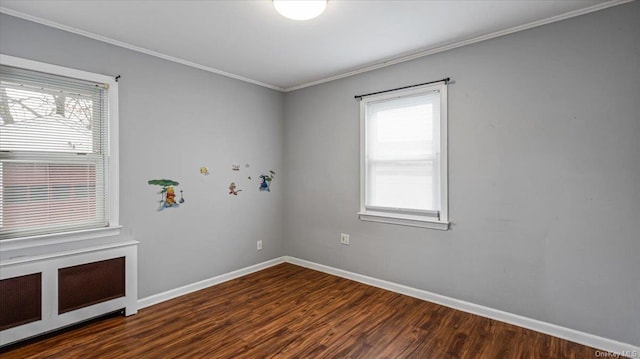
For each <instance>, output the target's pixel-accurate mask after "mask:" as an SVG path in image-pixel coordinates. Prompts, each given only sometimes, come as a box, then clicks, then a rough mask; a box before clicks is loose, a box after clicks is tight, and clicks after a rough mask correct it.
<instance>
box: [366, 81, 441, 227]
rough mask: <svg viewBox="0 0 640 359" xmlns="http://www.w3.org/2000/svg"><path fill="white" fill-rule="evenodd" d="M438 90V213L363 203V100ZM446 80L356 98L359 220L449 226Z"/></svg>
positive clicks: (415, 225)
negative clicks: (371, 205)
mask: <svg viewBox="0 0 640 359" xmlns="http://www.w3.org/2000/svg"><path fill="white" fill-rule="evenodd" d="M435 91H438V92H440V119H439V121H440V211H439V212H438V214H439V216H437V217H436V216H433V215H429V214H427V213H426V212H429V211H425V212H423V213H420V212H418V211H411V210H408V209H394V210H388V209H385V210H380V209H376V208H375V207H369V208H367V206H366V193H367V188H366V186H367V183H368V181H367V168H366V141H367V131H366V124H367V119H366V112H367V111H366V109H367V104H368V103H370V102H376V101H381V100H389V99H394V98H401V97H406V96H414V95H418V94H425V93H431V92H435ZM447 138H448V136H447V84H446V83H445V82H444V81H443V82H438V83H434V84H428V85H422V86H415V87H411V88H406V89H400V90H394V91H388V92H384V93H379V94H374V95H368V96H366V97H363V98H362V99H361V100H360V211H359V212H358V215H359V217H360V219H361V220H363V221H372V222H380V223H389V224H397V225H404V226H412V227H422V228H431V229H438V230H445V231H446V230H448V229H449V224H450V222H449V195H448V193H449V189H448V168H447V163H448V153H447V152H448V144H447Z"/></svg>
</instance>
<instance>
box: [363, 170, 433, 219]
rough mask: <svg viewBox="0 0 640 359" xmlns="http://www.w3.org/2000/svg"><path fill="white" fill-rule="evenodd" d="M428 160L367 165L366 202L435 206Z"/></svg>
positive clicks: (391, 206)
mask: <svg viewBox="0 0 640 359" xmlns="http://www.w3.org/2000/svg"><path fill="white" fill-rule="evenodd" d="M433 167H434V166H433V162H432V161H421V162H418V163H377V164H371V165H370V166H369V171H368V172H369V185H368V186H367V190H368V193H367V206H373V207H387V208H403V209H413V210H438V209H439V208H438V204H437V201H436V199H437V198H436V195H437V194H435V193H434V188H435V187H437V186H435V184H436V183H435V182H436V181H437V179H435V178H434V169H433Z"/></svg>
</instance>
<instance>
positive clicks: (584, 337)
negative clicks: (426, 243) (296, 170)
mask: <svg viewBox="0 0 640 359" xmlns="http://www.w3.org/2000/svg"><path fill="white" fill-rule="evenodd" d="M284 262H287V263H291V264H295V265H298V266H301V267H305V268H309V269H313V270H317V271H320V272H323V273H327V274H332V275H335V276H338V277H342V278H346V279H350V280H353V281H356V282H360V283H364V284H367V285H370V286H373V287H378V288H382V289H386V290H389V291H392V292H395V293H400V294H404V295H408V296H410V297H414V298H418V299H421V300H425V301H428V302H432V303H436V304H440V305H443V306H445V307H449V308H453V309H457V310H461V311H463V312H467V313H471V314H475V315H479V316H482V317H485V318H490V319H494V320H498V321H501V322H505V323H509V324H513V325H517V326H519V327H523V328H527V329H531V330H535V331H537V332H540V333H544V334H548V335H551V336H554V337H558V338H561V339H566V340H569V341H571V342H575V343H579V344H582V345H587V346H590V347H593V348H596V349H599V350H602V351H606V352H611V353H616V354H621V355H623V356H627V357H631V358H639V357H640V347H637V346H634V345H631V344H627V343H622V342H618V341H615V340H612V339H607V338H603V337H599V336H597V335H593V334H589V333H584V332H580V331H577V330H574V329H569V328H565V327H561V326H559V325H555V324H550V323H546V322H542V321H539V320H536V319H531V318H527V317H523V316H520V315H517V314H513V313H508V312H504V311H501V310H498V309H493V308H489V307H485V306H482V305H478V304H474V303H470V302H465V301H463V300H459V299H455V298H451V297H447V296H444V295H440V294H436V293H432V292H428V291H426V290H422V289H416V288H411V287H408V286H405V285H402V284H397V283H393V282H388V281H385V280H381V279H377V278H373V277H368V276H366V275H362V274H358V273H353V272H349V271H346V270H342V269H338V268H333V267H329V266H326V265H323V264H318V263H314V262H310V261H307V260H304V259H299V258H296V257H289V256H283V257H279V258H274V259H271V260H268V261H266V262H262V263H258V264H255V265H252V266H249V267H245V268H241V269H238V270H235V271H233V272H229V273H225V274H221V275H218V276H215V277H213V278H209V279H205V280H202V281H199V282H196V283H193V284H188V285H185V286H183V287H180V288H176V289H171V290H168V291H166V292H162V293H158V294H155V295H152V296H149V297H146V298H142V299H140V300H138V308H139V309H142V308H145V307H149V306H151V305H154V304H158V303H161V302H164V301H167V300H170V299H173V298H176V297H179V296H182V295H185V294H189V293H191V292H195V291H197V290H200V289H204V288H208V287H211V286H214V285H216V284H220V283H223V282H226V281H229V280H232V279H235V278H239V277H242V276H245V275H247V274H250V273H253V272H257V271H260V270H263V269H266V268H269V267H272V266H274V265H277V264H280V263H284Z"/></svg>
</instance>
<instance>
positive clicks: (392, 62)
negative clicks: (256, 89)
mask: <svg viewBox="0 0 640 359" xmlns="http://www.w3.org/2000/svg"><path fill="white" fill-rule="evenodd" d="M632 1H635V0H611V1H606V2H603V3H600V4H596V5H593V6H589V7H586V8H584V9H579V10H574V11H569V12H566V13H564V14H560V15H556V16H552V17H549V18H545V19H542V20H537V21H533V22H530V23H527V24H524V25H519V26H514V27H510V28H508V29H504V30H499V31H495V32H492V33H490V34H486V35H481V36H476V37H473V38H470V39H467V40H462V41H458V42H454V43H451V44H447V45H443V46H438V47H433V48H427V49H423V50H420V51H418V52H414V53H411V54H409V55H403V56H399V57H392V58H389V59H387V60H384V61H382V62H379V63H377V64H374V65H370V66H366V67H362V68H359V69H356V70H353V71H349V72H344V73H340V74H337V75H334V76H330V77H325V78H322V79H319V80H315V81H311V82H307V83H304V84H300V85H296V86H291V87H287V88H285V89H284V92H290V91H295V90H300V89H303V88H305V87H311V86H315V85H319V84H322V83H325V82H330V81H334V80H338V79H342V78H345V77H350V76H354V75H358V74H362V73H365V72H369V71H373V70H377V69H381V68H383V67H387V66H391V65H395V64H399V63H402V62H407V61H411V60H415V59H419V58H421V57H425V56H429V55H433V54H437V53H439V52H444V51H448V50H453V49H455V48H458V47H462V46H467V45H471V44H475V43H477V42H481V41H486V40H491V39H494V38H496V37H500V36H505V35H509V34H513V33H516V32H520V31H524V30H528V29H531V28H534V27H538V26H542V25H546V24H551V23H554V22H558V21H562V20H566V19H570V18H572V17H576V16H580V15H585V14H589V13H592V12H595V11H599V10H604V9H607V8H610V7H613V6H617V5H622V4H626V3H629V2H632Z"/></svg>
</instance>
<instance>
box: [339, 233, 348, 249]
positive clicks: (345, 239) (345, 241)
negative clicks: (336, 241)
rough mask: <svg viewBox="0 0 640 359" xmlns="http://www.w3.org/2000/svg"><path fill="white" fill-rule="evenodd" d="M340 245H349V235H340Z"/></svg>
mask: <svg viewBox="0 0 640 359" xmlns="http://www.w3.org/2000/svg"><path fill="white" fill-rule="evenodd" d="M340 243H341V244H344V245H347V246H348V245H349V235H348V234H346V233H340Z"/></svg>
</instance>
